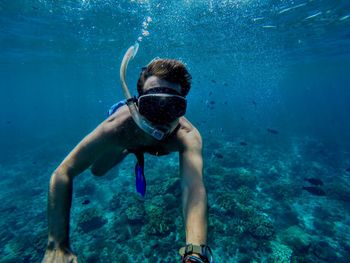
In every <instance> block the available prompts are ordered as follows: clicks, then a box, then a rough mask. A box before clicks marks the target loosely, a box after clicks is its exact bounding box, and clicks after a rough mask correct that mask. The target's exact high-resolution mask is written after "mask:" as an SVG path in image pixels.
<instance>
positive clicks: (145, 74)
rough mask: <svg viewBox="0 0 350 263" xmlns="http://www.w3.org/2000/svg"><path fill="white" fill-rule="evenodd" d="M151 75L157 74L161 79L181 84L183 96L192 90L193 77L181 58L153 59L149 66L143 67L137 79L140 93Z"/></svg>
mask: <svg viewBox="0 0 350 263" xmlns="http://www.w3.org/2000/svg"><path fill="white" fill-rule="evenodd" d="M151 76H156V77H158V78H160V79H164V80H166V81H169V82H173V83H176V84H179V85H180V87H181V95H182V96H186V95H187V94H188V92H189V91H190V88H191V79H192V77H191V75H190V73H189V72H188V71H187V69H186V67H185V65H184V64H183V63H182V62H181V61H179V60H176V59H161V58H157V59H154V60H152V61H151V62H150V63H149V64H148V65H147V67H145V68H143V69H142V71H141V74H140V77H139V79H138V81H137V91H138V93H139V95H141V94H142V93H143V86H144V85H145V82H146V80H147V79H148V78H149V77H151Z"/></svg>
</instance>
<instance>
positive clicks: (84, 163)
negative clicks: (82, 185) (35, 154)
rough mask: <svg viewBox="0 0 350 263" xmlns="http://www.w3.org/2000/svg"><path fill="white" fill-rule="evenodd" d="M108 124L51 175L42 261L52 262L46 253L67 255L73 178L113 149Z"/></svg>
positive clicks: (101, 127)
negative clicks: (56, 252) (46, 231)
mask: <svg viewBox="0 0 350 263" xmlns="http://www.w3.org/2000/svg"><path fill="white" fill-rule="evenodd" d="M111 125H113V124H111V123H108V122H104V123H102V124H101V125H99V126H98V127H97V128H96V129H95V130H94V131H93V132H91V133H90V134H89V135H87V136H86V137H85V138H84V139H83V140H82V141H81V142H80V143H79V144H78V145H77V146H76V147H75V148H74V149H73V150H72V152H71V153H70V154H69V155H68V156H67V157H66V158H65V159H64V160H63V162H62V163H61V164H60V165H59V167H58V168H57V169H56V170H55V172H54V173H53V174H52V176H51V180H50V186H49V195H48V225H49V240H48V249H47V252H46V255H45V259H44V261H43V262H52V261H50V260H51V259H49V255H48V254H50V253H49V252H50V251H56V250H59V251H61V252H62V251H67V253H69V216H70V207H71V201H72V186H73V178H74V177H75V176H76V175H78V174H80V173H81V172H83V171H84V170H85V169H87V168H88V167H89V166H90V165H91V164H92V163H93V162H94V160H95V159H96V158H98V157H99V156H100V155H101V154H102V153H104V152H105V151H106V150H108V149H109V148H111V147H116V145H115V143H114V138H115V136H114V135H113V129H111ZM51 254H52V253H51ZM51 257H52V255H51ZM54 262H55V261H54Z"/></svg>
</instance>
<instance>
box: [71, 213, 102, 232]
mask: <svg viewBox="0 0 350 263" xmlns="http://www.w3.org/2000/svg"><path fill="white" fill-rule="evenodd" d="M106 223H107V220H106V219H104V218H103V216H102V215H101V212H99V211H98V210H97V209H96V208H88V209H85V210H83V211H82V212H81V213H80V214H79V218H78V223H77V225H78V228H79V229H80V230H81V231H83V232H84V233H88V232H91V231H94V230H96V229H99V228H101V227H102V226H104V225H105V224H106Z"/></svg>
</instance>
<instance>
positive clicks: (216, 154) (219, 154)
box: [213, 152, 224, 159]
mask: <svg viewBox="0 0 350 263" xmlns="http://www.w3.org/2000/svg"><path fill="white" fill-rule="evenodd" d="M213 155H214V156H215V157H216V158H219V159H222V158H224V156H223V155H222V154H221V153H218V152H213Z"/></svg>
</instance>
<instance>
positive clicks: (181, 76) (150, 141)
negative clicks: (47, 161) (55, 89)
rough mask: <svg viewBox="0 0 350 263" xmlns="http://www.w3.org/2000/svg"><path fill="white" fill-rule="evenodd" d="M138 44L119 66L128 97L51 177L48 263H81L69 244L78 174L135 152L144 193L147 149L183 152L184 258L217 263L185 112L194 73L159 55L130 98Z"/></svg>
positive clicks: (100, 169)
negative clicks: (131, 62) (130, 76)
mask: <svg viewBox="0 0 350 263" xmlns="http://www.w3.org/2000/svg"><path fill="white" fill-rule="evenodd" d="M137 48H138V46H137V45H135V46H132V47H130V48H129V49H128V51H127V53H126V54H125V56H124V59H123V62H122V66H121V69H120V75H121V80H122V87H123V91H124V94H125V96H126V101H123V102H119V103H117V104H115V105H113V106H112V108H111V109H110V111H109V114H110V116H109V117H108V118H107V119H106V120H105V121H103V122H102V123H101V124H100V125H99V126H97V128H96V129H95V130H94V131H92V132H91V133H90V134H89V135H87V136H86V137H85V138H84V139H83V140H82V141H81V142H80V143H79V144H78V145H77V146H76V147H75V148H74V149H73V150H72V151H71V152H70V153H69V155H68V156H67V157H66V158H65V159H64V160H63V162H62V163H61V164H60V165H59V166H58V168H57V169H56V170H55V171H54V173H53V174H52V176H51V180H50V187H49V195H48V226H49V231H48V232H49V233H48V245H47V249H46V253H45V256H44V259H43V262H45V263H48V262H50V263H51V262H55V263H58V262H62V263H63V262H77V257H76V256H75V255H74V253H73V252H72V251H71V249H70V245H69V216H70V207H71V201H72V191H73V179H74V177H75V176H77V175H79V174H80V173H82V172H83V171H84V170H86V169H87V168H89V167H91V172H92V173H93V174H94V175H96V176H101V175H104V174H105V173H106V172H107V171H108V170H110V169H111V168H112V167H114V166H115V165H116V164H118V163H119V162H121V161H122V160H123V158H124V157H125V156H126V155H127V154H129V153H133V154H135V155H136V157H137V164H136V167H135V173H136V189H137V191H138V192H139V193H140V194H141V195H142V196H144V195H145V193H146V180H145V177H144V173H143V162H144V159H143V155H144V153H151V154H154V155H163V154H167V153H170V152H178V153H179V160H180V164H179V166H180V174H181V177H182V205H183V216H184V221H185V226H186V244H187V245H186V246H185V247H182V248H181V249H180V251H179V253H180V254H181V262H184V263H188V262H197V263H212V262H214V261H213V258H212V253H211V250H210V248H209V247H208V246H207V245H206V238H207V195H206V189H205V187H204V184H203V158H202V140H201V135H200V133H199V132H198V130H197V129H196V128H195V127H194V126H193V125H192V124H191V123H190V122H189V121H188V120H187V119H186V118H185V117H184V116H183V115H184V114H185V112H186V106H187V101H186V95H187V94H188V92H189V90H190V87H191V83H190V81H191V76H190V74H189V73H188V71H187V69H186V68H185V66H184V65H183V64H182V63H181V62H180V61H177V60H170V59H154V60H152V61H151V62H150V64H148V65H147V67H145V68H143V70H142V72H141V74H140V77H139V79H138V82H137V90H138V93H139V96H138V98H133V97H131V95H130V92H129V90H128V87H127V85H126V82H125V73H126V68H127V65H128V62H129V60H130V59H131V58H133V57H134V56H135V54H136V52H137Z"/></svg>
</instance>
